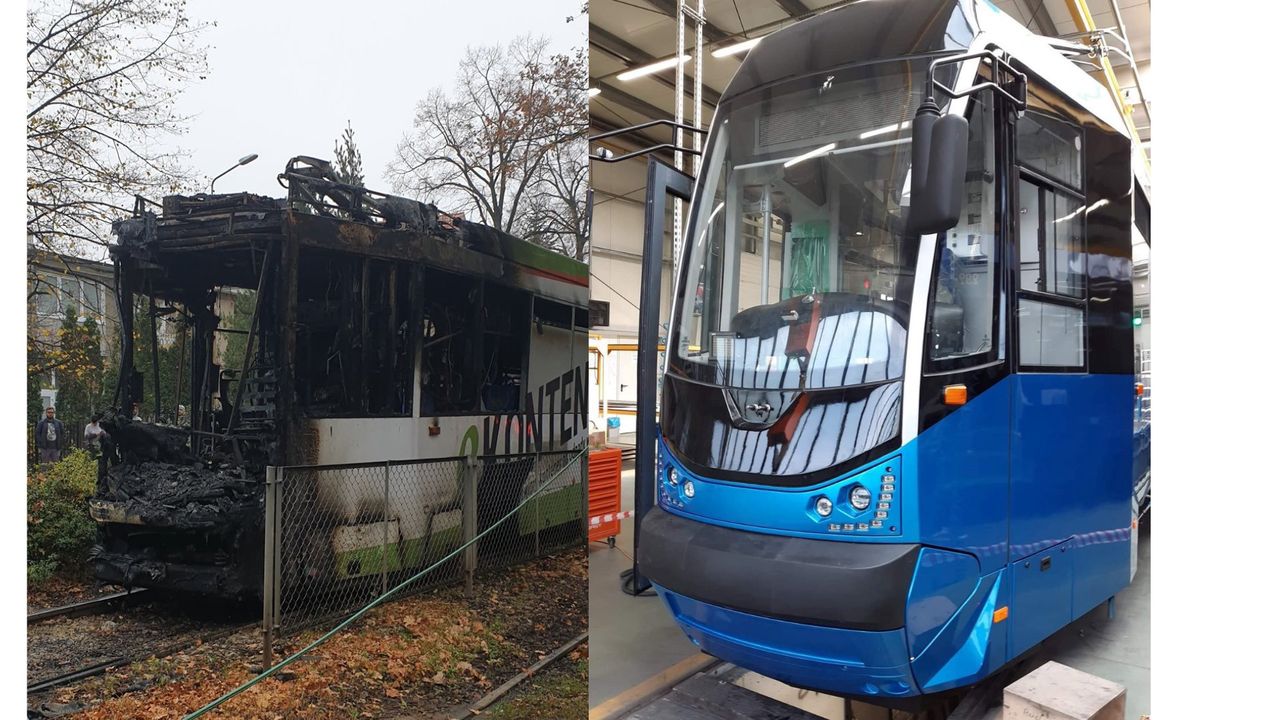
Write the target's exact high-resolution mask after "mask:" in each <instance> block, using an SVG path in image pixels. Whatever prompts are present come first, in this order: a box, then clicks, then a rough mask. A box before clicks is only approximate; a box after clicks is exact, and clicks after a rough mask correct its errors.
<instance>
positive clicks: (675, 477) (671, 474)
mask: <svg viewBox="0 0 1280 720" xmlns="http://www.w3.org/2000/svg"><path fill="white" fill-rule="evenodd" d="M667 482H669V483H671V484H672V485H673V486H674V485H679V484H680V475H679V474H677V473H676V469H675V468H674V467H669V468H667Z"/></svg>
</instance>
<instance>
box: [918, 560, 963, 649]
mask: <svg viewBox="0 0 1280 720" xmlns="http://www.w3.org/2000/svg"><path fill="white" fill-rule="evenodd" d="M977 584H978V561H977V560H976V559H974V557H973V556H972V555H966V554H964V553H955V552H947V551H945V550H938V549H936V548H928V547H927V548H923V549H922V550H921V551H920V557H919V558H918V559H917V560H916V573H915V576H914V577H913V578H912V579H911V588H910V589H909V590H908V591H907V615H906V621H907V644H908V646H909V647H910V649H911V655H912V656H915V655H919V654H920V653H921V652H922V651H923V650H924V649H925V648H926V647H928V646H929V643H930V642H932V641H933V638H934V637H936V636H937V634H938V631H939V630H941V629H942V628H943V627H944V626H945V625H946V624H947V623H948V622H950V621H951V618H952V617H953V616H954V615H955V614H956V611H957V610H959V609H960V607H961V606H962V605H964V604H965V602H966V601H968V600H969V596H970V595H972V594H973V591H974V588H975V587H976V586H977Z"/></svg>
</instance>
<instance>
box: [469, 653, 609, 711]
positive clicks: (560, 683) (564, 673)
mask: <svg viewBox="0 0 1280 720" xmlns="http://www.w3.org/2000/svg"><path fill="white" fill-rule="evenodd" d="M576 654H577V653H576V652H575V653H571V654H570V655H569V657H566V658H562V659H560V660H558V661H556V662H555V664H553V665H552V666H551V667H549V668H547V669H546V670H543V671H542V672H541V673H539V674H537V675H535V676H534V677H533V678H532V679H530V680H527V681H525V682H524V683H523V684H522V685H520V687H518V688H516V689H515V691H514V692H513V693H512V694H511V695H509V696H508V697H507V698H505V699H504V700H502V701H500V702H499V703H497V704H496V705H494V706H493V707H492V708H490V709H489V710H488V711H487V712H485V713H484V715H483V717H485V718H490V719H491V720H562V719H563V718H575V717H586V716H587V677H588V675H587V658H586V657H585V655H584V656H580V657H578V658H577V659H575V658H574V655H576Z"/></svg>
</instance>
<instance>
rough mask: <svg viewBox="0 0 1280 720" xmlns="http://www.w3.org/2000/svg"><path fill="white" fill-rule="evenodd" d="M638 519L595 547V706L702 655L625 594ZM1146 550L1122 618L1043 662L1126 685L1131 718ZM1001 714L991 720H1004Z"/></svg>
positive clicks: (1143, 682) (1067, 638)
mask: <svg viewBox="0 0 1280 720" xmlns="http://www.w3.org/2000/svg"><path fill="white" fill-rule="evenodd" d="M622 495H623V502H622V507H623V509H631V508H632V507H633V497H634V473H633V471H632V470H631V469H630V468H627V469H624V470H623V473H622ZM634 524H635V523H634V521H633V520H624V521H622V531H621V534H620V535H618V538H617V546H616V547H614V548H610V547H608V546H607V545H605V544H604V543H592V544H591V549H590V553H589V558H590V579H591V620H590V630H591V684H590V704H591V707H593V708H594V707H595V706H597V705H599V704H601V703H603V702H605V701H607V700H609V699H610V698H612V697H614V696H615V695H618V694H619V693H622V692H624V691H626V690H628V689H629V688H631V687H633V686H635V685H637V684H639V683H641V682H643V681H645V680H647V679H649V678H651V677H653V676H654V675H657V674H658V673H660V672H662V671H663V670H665V669H667V668H669V667H671V666H672V665H674V664H676V663H678V662H680V661H681V660H684V659H686V658H688V657H690V656H693V655H696V654H697V653H696V652H695V651H694V647H693V645H692V644H690V643H689V640H688V639H687V638H685V636H684V634H683V633H681V632H680V630H679V629H678V628H677V627H676V625H675V623H674V622H673V621H672V620H671V616H670V614H669V613H668V612H667V610H666V609H665V608H664V607H663V606H662V605H661V604H660V603H659V602H658V599H657V598H656V597H654V596H645V597H638V598H636V597H631V596H629V595H626V594H624V593H623V592H622V591H621V589H620V585H619V578H618V574H619V573H620V572H622V571H623V570H625V569H627V568H630V567H631V559H630V554H631V548H632V537H633V536H632V531H633V527H634ZM1139 537H1140V541H1139V546H1138V573H1137V575H1136V576H1135V577H1134V579H1133V583H1132V584H1130V585H1129V587H1127V588H1125V589H1124V590H1123V591H1121V592H1120V594H1119V595H1117V596H1116V617H1115V619H1114V620H1108V619H1107V614H1106V607H1105V606H1104V607H1101V608H1098V609H1096V610H1095V611H1093V612H1092V613H1091V614H1090V615H1088V616H1086V617H1084V618H1081V620H1079V621H1077V622H1076V623H1074V624H1072V625H1071V626H1069V627H1067V628H1064V629H1063V630H1062V631H1060V632H1058V633H1057V634H1056V635H1054V636H1053V637H1051V638H1049V640H1047V641H1046V642H1045V647H1044V651H1043V652H1042V653H1041V657H1042V658H1043V659H1044V660H1045V661H1048V660H1056V661H1058V662H1060V663H1063V664H1065V665H1069V666H1071V667H1074V668H1076V669H1078V670H1082V671H1084V672H1087V673H1090V674H1093V675H1097V676H1099V677H1103V678H1106V679H1108V680H1111V681H1113V682H1118V683H1120V684H1122V685H1124V686H1125V687H1126V688H1127V698H1126V704H1125V719H1126V720H1138V719H1139V718H1140V717H1142V716H1143V715H1146V714H1149V713H1150V712H1151V573H1150V559H1151V543H1150V537H1151V534H1150V522H1149V518H1148V521H1144V523H1143V525H1142V532H1141V535H1140V536H1139ZM998 718H999V709H994V710H993V711H992V713H991V714H990V715H989V716H988V720H998Z"/></svg>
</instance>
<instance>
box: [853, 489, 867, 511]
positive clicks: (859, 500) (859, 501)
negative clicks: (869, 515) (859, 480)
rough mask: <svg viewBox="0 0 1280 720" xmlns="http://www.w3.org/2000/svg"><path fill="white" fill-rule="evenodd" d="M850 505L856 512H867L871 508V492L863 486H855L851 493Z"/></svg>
mask: <svg viewBox="0 0 1280 720" xmlns="http://www.w3.org/2000/svg"><path fill="white" fill-rule="evenodd" d="M849 504H850V505H852V506H853V509H854V510H866V509H867V508H869V507H871V491H870V490H868V489H866V488H865V487H863V486H861V485H854V486H853V489H852V490H850V491H849Z"/></svg>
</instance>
